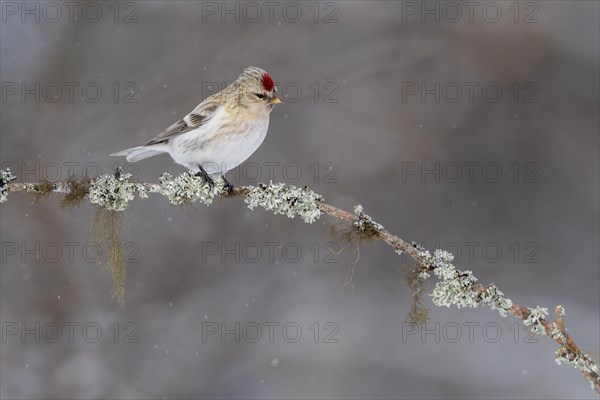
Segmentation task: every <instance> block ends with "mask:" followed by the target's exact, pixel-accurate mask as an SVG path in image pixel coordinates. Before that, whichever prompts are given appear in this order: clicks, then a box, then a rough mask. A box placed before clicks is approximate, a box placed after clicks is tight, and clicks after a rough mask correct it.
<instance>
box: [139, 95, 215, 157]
mask: <svg viewBox="0 0 600 400" xmlns="http://www.w3.org/2000/svg"><path fill="white" fill-rule="evenodd" d="M204 103H205V102H203V103H201V104H200V105H199V106H198V107H196V108H195V109H194V111H192V112H191V113H189V114H188V115H186V116H185V117H184V118H183V119H182V120H180V121H177V122H176V123H174V124H173V125H171V126H169V127H168V128H167V129H166V130H165V131H164V132H163V133H161V134H160V135H158V136H157V137H155V138H154V139H152V140H151V141H149V142H148V143H146V146H151V145H153V144H158V143H164V142H166V141H168V140H169V139H171V138H173V137H175V136H179V135H181V134H182V133H185V132H189V131H191V130H194V129H196V128H198V127H200V126H201V125H202V124H203V123H205V122H206V121H207V120H208V119H209V118H210V117H211V116H212V115H213V114H214V113H215V111H216V110H217V105H216V104H214V103H213V104H210V103H209V104H204Z"/></svg>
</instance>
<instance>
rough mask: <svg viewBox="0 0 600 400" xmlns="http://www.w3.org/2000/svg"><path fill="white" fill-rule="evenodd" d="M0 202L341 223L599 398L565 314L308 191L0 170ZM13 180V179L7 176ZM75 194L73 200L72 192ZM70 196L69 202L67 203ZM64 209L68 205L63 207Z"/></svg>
mask: <svg viewBox="0 0 600 400" xmlns="http://www.w3.org/2000/svg"><path fill="white" fill-rule="evenodd" d="M0 172H2V176H0V187H1V195H2V197H1V198H0V200H1V202H4V201H6V199H7V196H8V193H15V192H33V193H36V194H37V195H39V196H38V197H45V196H46V195H47V194H48V192H53V193H63V194H65V198H69V199H70V201H73V204H79V202H81V200H82V198H83V196H87V197H88V198H89V199H90V201H92V203H95V204H97V205H98V206H99V207H103V208H105V209H108V210H112V211H123V210H124V209H126V208H127V205H128V203H129V202H130V201H131V200H132V199H133V198H134V197H135V196H136V195H137V197H139V198H145V197H147V193H160V194H163V195H165V196H166V197H168V198H169V200H170V201H171V203H172V204H187V203H192V202H195V201H202V202H204V203H205V204H210V203H211V202H212V199H213V198H214V197H216V196H222V197H240V198H243V199H244V200H245V202H246V203H247V204H248V207H249V208H254V207H256V206H262V207H264V208H265V209H267V210H272V211H273V212H274V213H276V214H286V215H287V216H288V217H294V216H296V215H298V216H300V217H301V218H302V219H303V220H304V221H305V222H313V221H314V220H316V219H317V218H318V217H319V216H320V215H321V214H327V215H329V216H330V217H332V218H334V219H336V220H338V221H343V222H345V223H347V224H348V225H349V226H350V227H351V228H352V229H354V231H353V232H354V233H356V234H357V235H358V237H360V238H368V239H373V240H380V241H382V242H384V243H386V244H388V245H389V246H391V247H392V248H393V249H394V250H395V251H396V252H397V253H399V254H401V253H406V254H408V255H409V256H410V257H411V258H412V259H413V260H414V261H416V262H417V263H418V270H417V272H418V277H419V278H420V279H427V278H429V277H430V274H431V273H433V274H435V275H436V276H437V277H438V278H439V281H438V282H437V284H436V287H435V289H434V291H433V293H432V294H431V296H432V298H433V302H434V304H436V305H438V306H447V307H450V305H456V306H457V307H459V308H461V307H477V306H478V305H482V304H483V305H489V306H490V307H491V308H492V309H497V310H498V311H499V312H500V314H501V315H502V316H506V314H510V315H512V316H514V317H516V318H518V319H521V320H523V322H524V325H525V326H527V327H530V329H531V330H532V332H534V333H536V334H540V335H546V336H548V337H549V338H551V339H552V340H554V341H555V342H556V343H557V344H558V345H559V346H560V347H559V348H558V350H557V351H556V361H557V363H558V364H560V363H561V362H567V363H569V364H570V365H571V366H573V367H574V368H576V369H578V370H579V371H580V372H581V373H582V374H583V376H584V378H585V379H586V380H587V381H588V382H589V383H590V385H591V387H592V389H593V390H595V391H596V393H597V394H598V395H599V396H600V378H599V375H598V366H597V365H596V364H595V363H594V362H593V361H592V359H591V357H590V356H589V355H587V354H585V353H583V352H582V351H581V349H580V348H579V346H577V344H575V342H574V341H573V339H572V338H571V336H570V335H569V334H568V332H567V330H566V328H565V320H564V316H565V310H564V308H563V307H562V306H556V309H555V317H554V320H553V321H550V320H549V319H547V315H548V310H547V309H545V308H541V307H539V306H538V307H535V308H528V307H524V306H521V305H519V304H517V303H514V302H512V301H511V300H510V299H508V298H506V297H504V295H503V293H502V292H501V291H500V290H499V289H498V288H497V287H496V286H495V285H494V284H490V285H483V284H480V283H477V278H476V277H475V276H474V275H473V273H472V272H471V271H460V270H457V269H456V268H455V267H454V265H453V264H452V261H453V256H452V255H451V254H450V253H448V252H445V251H441V250H436V251H435V252H434V253H433V254H432V253H430V252H429V251H427V250H425V249H423V248H421V247H420V246H418V245H416V244H415V243H414V242H411V243H409V242H407V241H405V240H403V239H401V238H400V237H398V236H396V235H394V234H392V233H390V232H389V231H388V230H386V229H385V228H384V227H383V226H382V225H380V224H378V223H377V222H375V221H373V219H371V217H369V216H368V215H366V214H364V213H363V211H362V207H360V206H357V207H356V208H355V210H354V213H351V212H348V211H345V210H341V209H339V208H337V207H334V206H333V205H330V204H327V203H326V202H325V201H324V200H323V199H322V197H321V196H319V195H318V194H316V193H314V192H312V191H309V190H308V189H307V188H304V189H300V188H296V187H293V186H290V185H285V184H281V183H279V184H272V183H271V184H270V185H259V186H244V187H238V188H235V189H234V190H233V191H232V192H231V193H225V192H224V191H223V187H222V186H218V185H217V186H216V187H213V186H210V185H208V184H206V183H205V182H202V181H201V180H200V179H197V178H195V177H194V175H193V174H191V173H185V174H182V175H180V176H178V177H176V178H172V177H171V176H170V175H168V174H163V175H162V176H161V178H160V183H134V182H132V181H131V180H129V178H130V176H128V175H123V176H121V173H120V171H117V173H116V174H115V175H114V177H113V176H112V175H103V176H101V177H98V178H96V179H93V180H91V182H90V180H89V179H88V178H82V179H81V181H82V182H85V184H78V183H77V182H78V181H77V180H76V179H74V178H70V179H69V180H68V181H66V182H55V183H52V184H51V185H49V184H48V183H47V181H46V182H43V183H41V182H40V183H18V182H12V183H11V182H10V181H11V177H12V175H11V174H10V171H0ZM12 179H14V177H12ZM75 189H77V191H78V192H77V193H78V194H77V196H73V192H74V191H75ZM73 197H75V199H73ZM66 205H67V206H68V205H70V203H68V204H66Z"/></svg>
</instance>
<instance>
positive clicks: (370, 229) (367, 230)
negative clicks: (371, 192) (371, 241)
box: [354, 204, 384, 237]
mask: <svg viewBox="0 0 600 400" xmlns="http://www.w3.org/2000/svg"><path fill="white" fill-rule="evenodd" d="M354 215H356V216H357V217H358V219H357V220H356V221H354V227H355V228H356V229H357V230H358V232H359V233H361V234H364V235H366V236H369V237H370V236H374V235H376V234H377V233H379V232H381V231H382V230H383V229H384V228H383V225H381V224H380V223H378V222H375V221H374V220H373V218H371V217H370V216H368V215H367V214H365V213H364V212H363V206H361V205H360V204H359V205H357V206H354Z"/></svg>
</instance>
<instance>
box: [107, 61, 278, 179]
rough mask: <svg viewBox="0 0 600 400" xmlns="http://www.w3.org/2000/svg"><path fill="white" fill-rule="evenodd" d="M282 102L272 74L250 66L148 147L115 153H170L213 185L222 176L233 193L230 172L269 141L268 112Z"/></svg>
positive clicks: (130, 157) (132, 156) (133, 157)
mask: <svg viewBox="0 0 600 400" xmlns="http://www.w3.org/2000/svg"><path fill="white" fill-rule="evenodd" d="M278 103H281V100H280V99H279V96H278V94H277V88H276V87H275V83H274V82H273V79H271V77H270V76H269V74H268V73H267V72H266V71H265V70H263V69H261V68H257V67H248V68H246V69H245V70H244V71H243V72H242V74H241V75H240V76H239V77H238V78H237V79H236V80H235V81H234V82H233V83H231V84H230V85H229V86H227V87H226V88H225V89H223V90H221V91H219V92H217V93H215V94H213V95H212V96H210V97H208V98H206V99H205V100H204V101H203V102H202V103H200V104H199V105H198V106H197V107H196V108H194V110H192V112H190V113H189V114H188V115H186V116H185V117H183V119H182V120H180V121H178V122H176V123H174V124H173V125H171V126H170V127H168V128H167V129H166V130H165V131H164V132H163V133H161V134H160V135H158V136H156V137H155V138H154V139H152V140H150V141H149V142H148V143H146V144H145V145H143V146H138V147H133V148H131V149H127V150H123V151H120V152H118V153H114V154H111V156H126V157H127V161H129V162H137V161H140V160H143V159H145V158H148V157H152V156H155V155H157V154H162V153H168V154H169V155H170V156H171V158H172V159H173V161H175V162H176V163H177V164H180V165H183V166H184V167H186V168H188V169H189V170H191V171H198V172H197V173H196V175H197V176H200V177H202V178H203V179H204V180H205V181H206V182H207V183H209V184H210V185H211V186H213V185H214V181H213V179H212V177H211V176H218V175H221V178H222V179H223V182H224V183H225V187H226V189H227V190H228V191H231V190H232V189H233V186H232V185H231V184H230V183H229V182H227V179H225V176H224V175H225V173H226V172H227V171H229V170H230V169H232V168H235V167H236V166H237V165H239V164H241V163H242V162H244V161H245V160H247V159H248V158H249V157H250V156H251V155H252V154H253V153H254V152H255V151H256V149H258V147H259V146H260V145H261V144H262V142H263V141H264V139H265V137H266V135H267V129H268V128H269V115H270V113H271V111H272V109H273V106H274V105H275V104H278Z"/></svg>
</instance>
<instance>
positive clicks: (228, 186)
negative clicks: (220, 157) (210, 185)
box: [221, 175, 233, 195]
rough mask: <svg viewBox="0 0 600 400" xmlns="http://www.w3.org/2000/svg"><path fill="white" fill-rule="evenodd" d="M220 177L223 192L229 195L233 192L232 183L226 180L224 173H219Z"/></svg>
mask: <svg viewBox="0 0 600 400" xmlns="http://www.w3.org/2000/svg"><path fill="white" fill-rule="evenodd" d="M221 179H223V183H224V185H225V192H226V193H227V194H228V195H229V194H231V193H233V185H232V184H231V183H229V181H228V180H227V178H225V175H221Z"/></svg>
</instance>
